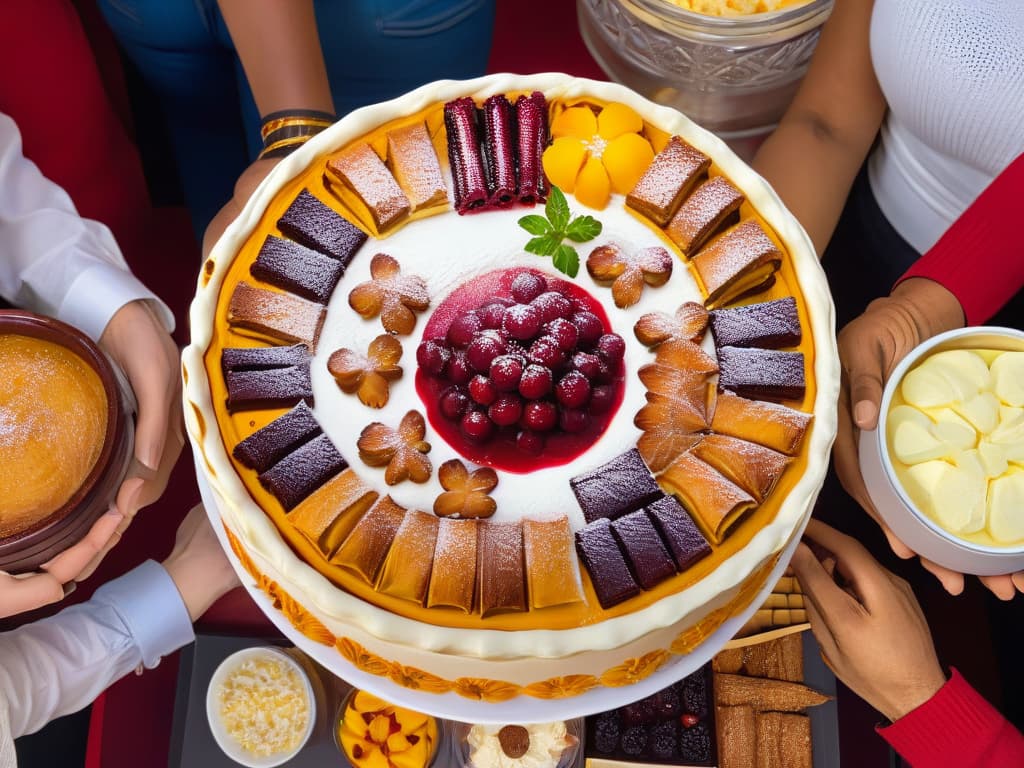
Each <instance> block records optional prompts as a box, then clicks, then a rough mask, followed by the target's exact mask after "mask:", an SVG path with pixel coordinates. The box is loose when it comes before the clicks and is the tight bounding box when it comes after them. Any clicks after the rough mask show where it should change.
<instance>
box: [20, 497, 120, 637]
mask: <svg viewBox="0 0 1024 768" xmlns="http://www.w3.org/2000/svg"><path fill="white" fill-rule="evenodd" d="M122 520H123V515H121V513H120V512H118V511H117V510H116V509H112V510H111V511H109V512H107V513H106V514H104V515H102V516H101V517H100V518H99V520H97V521H96V522H95V523H93V524H92V528H90V529H89V532H88V533H87V534H86V535H85V538H83V539H82V540H81V541H80V542H78V543H77V544H74V545H73V546H71V547H68V548H67V549H66V550H64V551H63V552H61V553H60V554H59V555H57V556H56V557H55V558H53V559H52V560H50V561H49V562H46V563H44V564H43V565H42V567H41V568H40V570H38V571H36V572H35V573H29V574H22V575H18V576H12V575H11V574H9V573H4V572H2V571H0V618H5V617H7V616H13V615H15V614H17V613H23V612H24V611H30V610H32V609H33V608H40V607H42V606H44V605H49V604H50V603H56V602H58V601H60V600H61V599H63V597H64V595H65V594H67V593H66V592H65V591H64V589H65V587H64V585H65V584H74V582H75V581H80V580H81V579H82V578H84V576H82V573H83V571H85V570H86V569H87V568H89V566H90V564H91V563H92V561H93V560H94V559H95V558H96V556H97V555H98V553H99V552H101V551H102V550H103V549H104V548H105V547H106V546H107V544H108V543H109V542H110V540H111V538H112V537H114V536H115V535H116V531H117V527H118V526H119V525H120V524H121V522H122Z"/></svg>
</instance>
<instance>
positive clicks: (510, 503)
mask: <svg viewBox="0 0 1024 768" xmlns="http://www.w3.org/2000/svg"><path fill="white" fill-rule="evenodd" d="M424 132H425V134H426V135H427V136H429V139H430V145H431V146H432V148H433V153H432V156H430V157H426V156H424V147H423V144H422V142H420V143H419V144H416V145H415V146H416V147H418V149H415V150H410V148H409V146H410V144H409V142H410V141H411V140H414V138H415V136H416V135H419V136H420V137H422V135H423V133H424ZM410 137H412V139H410ZM396 148H399V150H398V151H397V152H396ZM367 151H371V152H372V153H374V155H375V156H376V161H374V160H373V159H372V158H369V157H368V156H367V155H366V152H367ZM356 160H358V162H356ZM410 163H412V164H413V165H417V164H419V165H420V166H421V170H422V173H417V172H415V170H414V169H410V167H409V164H410ZM680 164H682V165H680ZM361 167H362V168H372V172H368V173H367V175H366V176H364V177H361V178H350V175H353V174H357V173H358V169H359V168H361ZM436 168H440V169H441V172H442V179H443V181H444V184H445V185H446V189H447V193H446V203H445V204H437V203H436V202H430V203H429V204H428V203H424V204H419V203H415V201H423V200H428V201H430V200H433V198H434V195H433V194H432V193H431V192H430V189H432V188H434V187H435V186H436V180H437V175H436V172H435V171H436ZM342 170H343V171H344V174H345V176H344V178H345V180H344V181H343V182H342V181H340V180H339V179H340V178H341V176H340V175H339V174H340V171H342ZM384 172H388V173H389V174H390V178H384V179H382V176H381V175H382V173H384ZM418 178H422V179H426V180H427V183H425V184H419V185H418V186H417V187H416V188H415V189H414V188H413V187H412V183H411V181H410V179H418ZM714 179H725V180H727V181H728V183H729V185H731V188H734V189H736V190H738V191H739V192H740V193H742V196H743V200H742V202H741V203H740V204H739V205H738V206H733V207H732V208H731V209H730V210H728V211H726V212H725V213H722V211H721V204H720V196H719V195H716V194H710V195H707V196H706V197H707V199H708V200H709V202H708V203H707V204H706V205H704V204H692V205H691V206H690V215H691V217H692V220H693V221H694V222H698V223H696V224H694V227H693V228H692V234H689V235H687V238H688V240H687V242H688V243H689V244H690V245H689V248H690V251H692V253H684V252H683V251H682V250H681V249H680V247H679V246H678V245H677V244H676V243H675V242H674V240H673V236H672V233H671V232H669V231H667V230H666V227H668V228H671V227H672V222H673V221H674V220H676V219H675V217H676V216H677V214H678V211H679V210H680V209H681V208H682V206H684V205H686V203H687V200H688V199H690V198H691V196H692V195H694V194H697V190H700V189H702V185H704V184H706V183H707V182H708V181H709V180H714ZM718 186H721V185H718ZM396 188H397V189H399V190H401V192H402V194H403V195H404V197H405V200H406V202H405V203H401V201H400V200H399V201H398V203H396V202H395V201H396V200H397V199H398V196H397V195H396V194H395V189H396ZM712 192H714V190H712ZM698 202H699V200H698ZM733 202H735V201H733ZM731 205H732V203H728V204H727V205H726V207H727V208H728V207H729V206H731ZM704 207H707V208H712V207H713V208H714V210H708V211H702V210H701V209H702V208H704ZM396 211H401V213H396ZM701 222H702V223H701ZM687 232H691V230H689V229H688V230H687ZM771 302H775V303H771ZM761 305H764V306H761ZM745 306H753V307H757V308H756V309H755V310H747V311H744V312H740V313H738V314H737V313H735V310H737V309H739V308H741V307H745ZM766 317H767V318H769V319H770V320H771V323H772V324H773V326H774V325H777V326H779V327H782V328H786V329H789V330H787V331H786V332H785V333H781V334H772V333H766V332H765V329H764V327H763V326H764V318H766ZM831 322H832V321H831V304H830V299H829V296H828V290H827V286H826V284H825V281H824V279H823V277H822V275H821V272H820V268H819V266H818V264H817V259H816V257H815V255H814V252H813V249H812V248H811V246H810V243H809V241H808V240H807V238H806V235H805V234H804V233H803V231H802V230H801V229H800V227H799V226H798V225H797V224H796V222H795V220H794V219H793V218H792V217H791V216H790V215H789V214H788V213H786V212H785V210H784V209H783V208H782V206H781V204H780V203H779V201H778V199H777V198H776V197H775V196H774V194H773V193H772V192H771V191H770V189H769V188H768V187H767V186H766V185H765V183H764V182H763V181H762V180H761V179H760V178H759V177H757V176H756V175H755V174H754V173H753V172H752V171H750V170H749V169H748V168H747V167H746V166H745V165H743V164H742V163H741V162H740V161H739V160H738V159H736V158H735V156H733V155H732V154H731V153H730V152H729V151H728V150H727V149H726V148H725V146H724V145H722V144H721V143H720V142H718V141H717V140H716V139H714V138H713V137H711V136H710V135H709V134H706V133H704V132H703V131H702V130H700V129H699V128H697V127H696V126H694V125H693V124H692V123H690V122H689V121H688V120H686V118H684V117H683V116H682V115H679V114H678V113H676V112H673V111H671V110H666V109H664V108H660V107H655V106H654V105H652V104H650V103H649V102H646V101H645V100H643V99H641V98H640V97H638V96H637V95H635V94H633V93H632V92H631V91H629V90H627V89H624V88H622V87H620V86H615V85H612V84H607V83H597V82H590V81H585V80H579V79H573V78H568V77H565V76H561V75H543V76H533V77H514V76H509V75H503V76H492V77H488V78H483V79H480V80H475V81H469V82H462V83H452V82H448V83H436V84H433V85H432V86H429V87H424V88H422V89H420V90H418V91H415V92H413V93H411V94H408V95H407V96H406V97H403V98H402V99H399V100H396V101H394V102H389V103H387V104H382V105H377V106H375V107H373V108H371V109H368V110H364V111H360V112H359V113H357V114H354V115H352V116H351V117H349V118H346V119H344V120H342V121H340V122H339V123H338V124H337V125H335V126H334V127H333V128H331V129H329V130H328V131H325V132H324V133H323V134H322V135H321V136H320V137H317V138H316V139H314V140H313V141H311V142H310V143H309V144H307V145H305V146H304V147H303V148H302V149H301V150H299V151H298V152H296V153H295V154H293V155H292V156H290V157H289V158H287V159H286V160H284V161H283V162H282V163H281V164H280V165H279V166H278V168H277V169H276V170H275V171H274V173H273V175H272V176H270V177H268V179H267V182H266V183H265V184H264V185H262V186H261V188H260V189H259V190H258V192H257V194H256V195H255V196H254V197H253V199H252V200H251V201H250V202H249V204H248V206H247V208H246V210H245V212H244V213H243V214H242V215H241V217H240V218H239V219H238V220H237V221H236V222H234V224H232V226H231V227H230V228H229V229H228V230H227V232H226V233H225V235H224V236H223V237H222V238H221V240H220V242H219V243H218V244H217V245H216V246H215V248H214V249H213V251H212V253H211V255H210V257H209V260H208V261H207V263H206V265H205V267H204V269H203V272H202V275H201V277H200V281H199V288H198V292H197V297H196V301H195V302H194V304H193V311H192V329H193V339H192V344H191V345H190V346H189V347H188V349H186V351H185V354H184V360H183V364H184V375H185V381H186V398H187V408H186V417H187V422H188V428H189V432H190V436H191V438H192V440H193V441H194V442H195V445H196V447H197V448H198V451H199V454H200V456H201V461H200V462H199V466H200V469H201V470H202V472H203V474H204V476H205V479H206V480H207V481H208V482H209V484H210V486H211V489H212V490H213V492H214V495H215V497H216V500H217V502H218V511H219V512H220V515H221V518H222V520H223V523H224V525H225V527H226V529H227V531H228V533H229V539H230V541H231V545H232V547H233V549H234V552H235V554H236V555H237V557H238V558H239V559H240V560H241V562H242V564H243V565H244V566H245V567H246V568H247V569H248V570H249V572H250V574H251V575H252V576H253V578H254V580H255V581H256V583H257V584H258V585H259V586H260V587H261V588H262V589H264V591H266V592H267V593H268V594H269V595H270V596H271V598H272V599H273V600H274V601H275V604H276V605H278V606H280V610H281V611H283V612H284V614H285V615H286V616H287V617H288V619H289V620H290V621H291V622H292V624H293V626H294V627H295V628H296V631H297V632H301V633H302V634H304V635H305V636H306V637H307V638H308V639H310V640H312V641H313V642H319V643H323V644H324V645H325V646H330V649H331V656H330V658H332V659H335V660H336V669H337V671H339V673H341V674H344V672H345V671H346V670H350V669H353V668H354V669H356V670H359V672H360V673H361V674H368V675H370V676H371V677H375V678H377V679H379V680H381V681H382V685H383V684H386V685H389V686H394V685H397V686H401V687H403V688H405V689H407V690H409V691H412V692H415V693H417V694H425V695H429V694H450V693H455V694H458V695H459V696H462V697H465V698H467V699H471V700H475V701H485V702H489V703H496V702H504V701H508V700H511V699H518V698H520V697H523V698H527V699H529V698H533V699H537V700H552V699H565V698H570V697H576V696H585V695H587V694H588V692H592V691H594V690H596V689H601V688H619V687H623V686H628V685H630V684H632V683H635V682H637V681H639V680H642V679H644V678H645V677H646V676H648V675H650V674H652V673H653V672H654V671H656V670H658V669H659V668H661V667H662V666H663V665H665V664H669V663H674V662H675V661H676V660H678V659H679V658H680V657H681V656H682V655H684V654H687V653H688V652H690V651H691V650H693V649H694V648H696V647H698V646H699V645H700V644H701V643H702V642H703V641H704V640H705V639H706V638H707V637H708V636H709V635H711V634H712V633H713V632H714V631H715V630H716V629H717V628H718V627H719V626H721V625H722V624H723V622H725V621H726V620H727V619H728V618H730V617H732V616H734V615H737V614H739V613H742V612H744V611H745V610H746V609H747V606H748V604H749V603H750V602H751V601H752V600H753V598H754V597H755V595H756V594H757V593H758V592H759V591H760V590H761V588H762V587H763V586H765V584H766V583H767V581H768V578H769V575H770V574H771V573H772V572H773V571H774V570H775V569H776V564H777V560H778V558H779V556H780V553H781V552H782V550H783V549H784V547H785V546H786V545H787V544H788V543H789V542H790V541H791V540H792V538H793V537H794V536H795V535H797V534H798V532H799V531H800V530H801V529H802V525H803V523H804V521H805V520H806V517H807V516H808V515H809V513H810V504H811V502H812V500H813V498H814V496H815V494H816V492H817V489H818V488H819V487H820V483H821V481H822V479H823V476H824V471H825V465H826V459H825V457H826V456H827V452H828V447H829V446H830V444H831V440H832V438H833V435H834V428H835V426H834V423H835V398H836V392H837V382H838V376H837V363H836V356H835V347H834V340H833V338H832V333H833V331H832V327H831ZM794 328H795V330H796V331H798V335H794V334H793V333H792V332H791V331H793V329H794ZM716 329H717V330H716ZM716 333H718V334H720V335H721V338H722V343H718V340H717V338H716ZM726 384H727V385H728V390H729V391H728V392H725V390H724V388H725V386H726ZM721 398H725V399H727V400H728V402H729V406H728V407H729V408H730V409H731V412H732V413H734V414H736V415H735V416H734V417H732V416H731V417H729V418H728V419H727V420H726V421H727V424H725V425H724V426H723V427H722V429H720V430H719V429H716V428H715V427H714V425H715V423H716V421H718V422H721V421H722V417H721V416H720V415H719V414H718V412H717V403H718V401H719V399H721ZM723 500H727V501H723ZM361 685H362V683H361ZM364 687H365V686H364ZM424 706H426V705H424ZM428 708H429V707H428Z"/></svg>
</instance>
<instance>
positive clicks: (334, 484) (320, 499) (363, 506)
mask: <svg viewBox="0 0 1024 768" xmlns="http://www.w3.org/2000/svg"><path fill="white" fill-rule="evenodd" d="M377 496H378V494H377V492H376V491H374V490H373V489H371V488H370V487H369V486H368V485H366V483H364V482H363V481H362V480H360V479H359V475H357V474H356V473H355V472H353V471H352V470H351V469H345V470H343V471H342V472H341V474H338V475H335V476H334V477H333V478H331V479H330V480H328V481H327V482H326V483H324V484H323V485H322V486H320V487H319V488H318V489H317V490H316V491H314V492H313V493H312V494H311V495H309V496H307V497H306V498H305V499H304V500H303V501H302V502H301V503H300V504H299V505H298V506H297V507H295V508H294V509H293V510H292V511H291V512H289V513H288V522H290V523H291V524H292V525H294V526H295V527H296V528H297V529H298V530H299V532H300V533H301V534H302V535H303V536H305V537H306V538H307V539H309V541H310V542H311V543H312V544H313V545H314V546H316V547H317V548H318V549H319V550H320V551H321V552H323V554H324V556H325V557H330V556H331V555H332V554H334V551H335V550H336V549H337V548H338V545H339V544H341V542H342V541H344V540H345V538H346V537H347V536H348V535H349V533H350V532H351V531H352V528H353V527H355V524H356V523H357V522H358V521H359V519H360V518H361V517H362V516H363V514H364V513H365V512H366V510H368V509H369V508H370V506H371V505H372V504H373V503H374V502H375V501H376V500H377Z"/></svg>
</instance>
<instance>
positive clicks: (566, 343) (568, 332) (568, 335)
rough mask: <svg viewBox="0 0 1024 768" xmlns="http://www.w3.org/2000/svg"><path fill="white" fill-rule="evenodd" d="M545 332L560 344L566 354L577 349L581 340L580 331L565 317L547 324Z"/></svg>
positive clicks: (544, 328)
mask: <svg viewBox="0 0 1024 768" xmlns="http://www.w3.org/2000/svg"><path fill="white" fill-rule="evenodd" d="M543 332H544V333H545V334H546V335H548V336H550V337H551V338H553V339H554V340H555V341H557V342H558V346H559V347H561V348H562V349H563V350H565V351H566V352H572V351H573V350H574V349H576V342H577V340H578V339H579V331H577V330H576V326H575V325H573V324H572V323H570V322H569V321H568V320H566V319H565V318H564V317H556V318H555V319H554V320H552V321H551V322H550V323H545V324H544V327H543Z"/></svg>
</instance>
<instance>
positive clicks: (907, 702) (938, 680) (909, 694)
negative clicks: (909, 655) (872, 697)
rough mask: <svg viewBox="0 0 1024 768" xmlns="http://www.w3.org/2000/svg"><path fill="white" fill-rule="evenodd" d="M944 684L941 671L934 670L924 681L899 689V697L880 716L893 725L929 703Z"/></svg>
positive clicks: (943, 676) (944, 678)
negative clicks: (883, 716)
mask: <svg viewBox="0 0 1024 768" xmlns="http://www.w3.org/2000/svg"><path fill="white" fill-rule="evenodd" d="M945 684H946V676H945V674H943V672H942V670H941V669H939V668H936V669H935V670H933V672H932V673H931V674H929V675H928V677H927V678H926V679H924V680H920V681H916V682H912V683H908V684H904V685H903V686H902V687H901V690H900V695H899V697H898V698H897V699H896V700H894V701H892V702H891V703H889V704H888V705H887V706H886V707H885V710H884V711H882V714H883V715H885V716H886V717H887V718H888V719H889V721H890V722H893V723H895V722H896V721H897V720H900V719H901V718H903V717H906V716H907V715H909V714H910V713H911V712H913V711H914V710H915V709H917V708H918V707H920V706H921V705H922V704H924V703H925V702H927V701H929V700H930V699H931V698H932V697H933V696H935V694H937V693H938V692H939V691H940V690H941V689H942V686H944V685H945ZM880 711H881V710H880Z"/></svg>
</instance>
